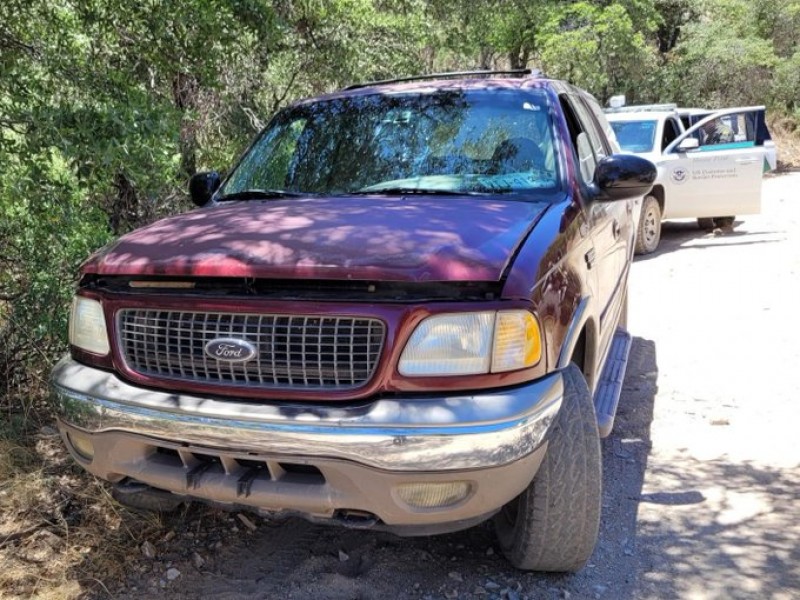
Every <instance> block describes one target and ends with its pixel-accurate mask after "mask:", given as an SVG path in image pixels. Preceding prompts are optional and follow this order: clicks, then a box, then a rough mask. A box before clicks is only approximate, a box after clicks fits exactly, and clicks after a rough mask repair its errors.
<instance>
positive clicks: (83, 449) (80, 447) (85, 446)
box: [67, 431, 94, 462]
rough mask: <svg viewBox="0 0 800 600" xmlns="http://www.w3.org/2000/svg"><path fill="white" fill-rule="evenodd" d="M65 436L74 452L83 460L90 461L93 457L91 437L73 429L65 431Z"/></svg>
mask: <svg viewBox="0 0 800 600" xmlns="http://www.w3.org/2000/svg"><path fill="white" fill-rule="evenodd" d="M67 437H68V438H69V443H70V444H71V445H72V449H73V450H75V453H76V454H77V455H78V456H80V457H81V458H82V459H83V460H85V461H87V462H92V459H93V458H94V444H93V443H92V438H90V437H89V436H88V435H85V434H83V433H76V432H73V431H70V432H69V433H67Z"/></svg>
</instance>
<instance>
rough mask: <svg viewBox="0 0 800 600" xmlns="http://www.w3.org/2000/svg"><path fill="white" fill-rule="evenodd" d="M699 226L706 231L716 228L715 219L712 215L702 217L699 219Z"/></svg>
mask: <svg viewBox="0 0 800 600" xmlns="http://www.w3.org/2000/svg"><path fill="white" fill-rule="evenodd" d="M697 226H698V227H699V228H700V229H703V230H705V231H711V230H712V229H714V219H712V218H711V217H701V218H699V219H697Z"/></svg>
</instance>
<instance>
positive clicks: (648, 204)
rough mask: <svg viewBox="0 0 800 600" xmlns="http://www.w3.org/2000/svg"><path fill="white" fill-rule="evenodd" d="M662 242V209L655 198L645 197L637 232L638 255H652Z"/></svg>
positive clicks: (636, 249) (636, 250)
mask: <svg viewBox="0 0 800 600" xmlns="http://www.w3.org/2000/svg"><path fill="white" fill-rule="evenodd" d="M660 240H661V207H660V206H659V204H658V200H657V199H656V197H655V196H645V197H644V201H643V202H642V214H641V216H640V217H639V228H638V231H637V232H636V248H635V252H636V254H650V253H651V252H653V251H655V249H656V248H658V242H659V241H660Z"/></svg>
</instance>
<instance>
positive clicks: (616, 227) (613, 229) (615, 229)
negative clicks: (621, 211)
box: [611, 219, 620, 239]
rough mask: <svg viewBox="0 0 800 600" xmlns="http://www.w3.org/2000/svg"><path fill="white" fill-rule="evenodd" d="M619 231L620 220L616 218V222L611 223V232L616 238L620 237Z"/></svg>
mask: <svg viewBox="0 0 800 600" xmlns="http://www.w3.org/2000/svg"><path fill="white" fill-rule="evenodd" d="M619 231H620V230H619V221H617V220H616V219H614V222H613V223H612V224H611V233H613V234H614V238H615V239H616V238H618V237H619Z"/></svg>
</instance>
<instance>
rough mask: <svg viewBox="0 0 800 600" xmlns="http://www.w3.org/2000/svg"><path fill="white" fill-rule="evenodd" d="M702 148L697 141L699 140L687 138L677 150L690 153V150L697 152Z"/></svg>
mask: <svg viewBox="0 0 800 600" xmlns="http://www.w3.org/2000/svg"><path fill="white" fill-rule="evenodd" d="M699 147H700V142H699V141H697V138H693V137H687V138H683V139H682V140H681V143H680V144H678V147H677V148H676V150H677V151H678V152H688V151H689V150H697V149H698V148H699Z"/></svg>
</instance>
